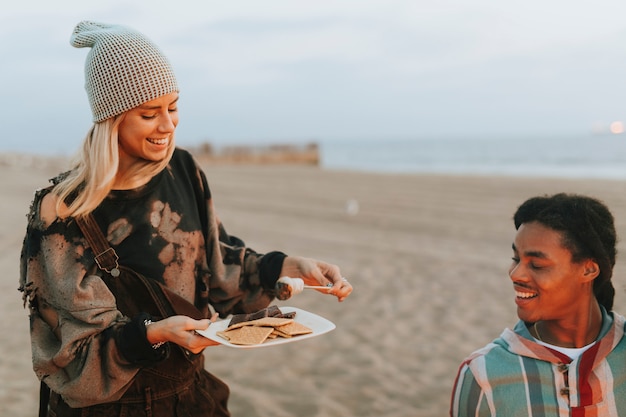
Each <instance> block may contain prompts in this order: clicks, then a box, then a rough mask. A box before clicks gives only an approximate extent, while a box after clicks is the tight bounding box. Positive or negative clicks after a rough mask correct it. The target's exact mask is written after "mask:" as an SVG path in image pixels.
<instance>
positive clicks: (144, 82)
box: [70, 21, 178, 122]
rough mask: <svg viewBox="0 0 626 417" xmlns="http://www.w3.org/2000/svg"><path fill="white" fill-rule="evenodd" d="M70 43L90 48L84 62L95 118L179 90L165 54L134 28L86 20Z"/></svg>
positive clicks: (104, 118)
mask: <svg viewBox="0 0 626 417" xmlns="http://www.w3.org/2000/svg"><path fill="white" fill-rule="evenodd" d="M70 43H71V44H72V46H75V47H76V48H84V47H89V48H91V51H89V54H88V55H87V60H86V62H85V90H87V96H88V97H89V104H90V105H91V111H92V113H93V121H94V122H101V121H103V120H106V119H108V118H110V117H113V116H116V115H118V114H121V113H124V112H125V111H127V110H130V109H132V108H135V107H137V106H139V105H141V104H143V103H145V102H147V101H150V100H154V99H156V98H158V97H161V96H163V95H165V94H169V93H172V92H174V91H178V84H177V83H176V77H175V76H174V71H173V70H172V67H171V66H170V64H169V62H168V60H167V58H166V57H165V55H163V53H162V52H161V51H160V50H159V48H158V47H157V46H156V45H155V44H154V43H152V41H150V40H149V39H148V38H146V37H145V36H144V35H142V34H141V33H139V32H137V31H135V30H132V29H130V28H128V27H124V26H119V25H108V24H103V23H96V22H89V21H83V22H80V23H79V24H78V25H76V27H75V28H74V32H73V33H72V37H71V38H70Z"/></svg>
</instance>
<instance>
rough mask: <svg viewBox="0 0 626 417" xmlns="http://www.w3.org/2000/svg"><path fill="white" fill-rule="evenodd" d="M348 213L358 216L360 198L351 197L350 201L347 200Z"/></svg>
mask: <svg viewBox="0 0 626 417" xmlns="http://www.w3.org/2000/svg"><path fill="white" fill-rule="evenodd" d="M346 214H347V215H348V216H356V215H357V214H359V202H358V200H355V199H354V198H351V199H349V200H348V201H346Z"/></svg>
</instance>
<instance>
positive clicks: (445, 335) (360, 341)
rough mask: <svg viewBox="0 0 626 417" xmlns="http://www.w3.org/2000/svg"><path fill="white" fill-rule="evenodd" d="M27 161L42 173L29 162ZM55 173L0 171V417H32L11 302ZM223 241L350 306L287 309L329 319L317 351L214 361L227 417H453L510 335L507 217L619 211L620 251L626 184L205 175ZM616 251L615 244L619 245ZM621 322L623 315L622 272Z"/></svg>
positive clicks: (9, 166) (23, 341)
mask: <svg viewBox="0 0 626 417" xmlns="http://www.w3.org/2000/svg"><path fill="white" fill-rule="evenodd" d="M33 161H35V162H33ZM57 170H58V166H56V165H55V163H50V162H49V161H48V162H46V163H43V162H42V161H39V162H37V160H30V159H29V160H26V161H21V162H15V161H14V160H10V161H8V162H7V161H6V160H1V159H0V177H1V178H2V182H1V183H0V187H1V191H2V197H3V198H2V199H1V200H0V205H1V207H2V209H3V212H4V213H5V215H4V216H3V217H2V220H1V221H2V227H1V228H0V233H1V234H2V239H1V240H0V247H1V248H2V251H0V262H1V263H0V266H1V267H2V271H4V273H3V278H2V280H0V300H1V303H0V309H2V314H0V333H1V334H2V348H3V349H2V350H3V352H4V354H3V355H2V356H0V381H2V382H1V383H0V415H3V416H5V415H6V416H14V417H26V416H32V415H34V414H35V412H36V408H37V399H38V383H37V381H36V379H35V376H34V374H33V372H32V371H31V366H30V351H29V339H28V319H27V312H26V310H24V309H22V303H21V297H20V293H18V291H17V290H16V289H17V285H18V267H19V265H18V260H19V250H20V245H21V240H22V237H23V233H24V228H25V223H26V219H25V214H26V212H27V208H28V204H29V202H30V199H31V197H32V193H33V191H34V189H35V188H37V187H41V186H44V185H45V184H46V181H47V178H48V177H50V176H51V175H53V174H55V173H56V172H57ZM206 172H207V175H208V177H209V182H210V184H211V187H212V190H213V194H214V196H215V199H216V203H217V209H218V211H219V213H220V215H221V217H222V219H223V221H224V223H225V225H226V227H227V229H228V230H229V232H230V233H231V234H234V235H237V236H240V237H242V238H243V239H244V240H246V242H247V243H248V245H249V246H251V247H253V248H255V249H256V250H258V251H260V252H264V251H269V250H274V249H276V250H283V251H285V252H287V253H289V254H297V255H305V256H310V257H315V258H320V259H325V260H328V261H330V262H334V263H337V264H338V265H340V267H341V268H342V272H343V274H344V275H345V276H346V277H348V278H349V279H350V280H351V282H352V283H353V285H354V287H355V291H354V293H353V295H352V296H351V297H350V298H349V299H347V300H346V301H345V302H344V303H337V302H336V301H335V300H334V299H333V298H331V297H327V296H323V295H320V294H318V293H315V292H304V293H302V294H300V295H298V296H297V297H294V298H293V299H291V300H287V301H284V302H278V303H276V304H277V305H279V306H280V305H293V306H296V307H299V308H303V309H306V310H309V311H312V312H315V313H317V314H320V315H322V316H324V317H326V318H328V319H330V320H332V321H333V322H334V323H335V324H336V325H337V328H336V330H334V331H333V332H331V333H329V334H326V335H324V336H321V337H318V338H312V339H308V340H303V341H301V342H298V343H292V344H287V345H281V346H276V347H272V348H264V349H254V350H242V349H232V348H228V347H225V346H218V347H213V348H210V349H208V351H207V352H206V362H207V369H209V370H210V371H211V372H213V373H214V374H216V375H218V376H219V377H221V378H222V379H224V380H225V381H226V382H227V383H228V384H229V385H230V387H231V390H232V396H231V403H230V408H231V411H232V413H233V415H234V416H240V417H270V416H272V417H282V416H285V417H286V416H294V415H299V416H316V417H334V416H337V417H339V416H341V417H346V416H354V417H367V416H381V415H383V416H386V417H409V416H410V417H415V416H417V417H440V416H443V415H446V413H447V409H448V403H449V395H450V389H451V384H452V380H453V378H454V376H455V373H456V370H457V367H458V364H459V362H460V361H461V360H462V359H463V357H464V356H465V355H467V354H468V353H470V352H471V351H472V350H474V349H476V348H478V347H481V346H483V345H484V344H485V343H487V342H489V341H490V340H491V339H493V338H495V337H496V336H497V335H498V334H499V333H500V332H501V330H502V329H503V328H504V327H510V326H512V325H513V324H514V323H515V320H516V317H515V305H514V303H513V298H512V297H513V292H512V289H511V285H510V283H509V281H508V277H507V274H506V270H507V268H508V265H509V261H510V257H511V250H510V245H511V239H512V236H513V226H512V222H511V216H512V214H513V211H514V210H515V208H516V207H517V205H519V204H520V203H521V202H522V201H523V200H524V199H526V198H528V197H530V196H534V195H538V194H544V193H553V192H559V191H568V192H578V193H586V194H590V195H593V196H596V197H598V198H601V199H602V200H604V201H605V202H606V203H607V204H608V205H609V206H610V207H611V208H612V210H613V212H614V214H615V216H616V219H617V226H618V231H619V233H620V235H623V236H626V182H624V181H608V180H563V179H537V178H533V179H528V178H527V179H522V178H508V177H499V178H496V177H459V176H456V177H446V176H424V175H382V174H364V173H351V172H338V171H325V170H320V169H319V168H316V167H312V166H218V167H206ZM619 249H620V252H624V244H623V243H620V248H619ZM625 260H626V257H621V256H620V257H619V258H618V264H617V267H616V272H615V278H614V280H615V284H616V288H617V293H618V294H617V300H616V310H617V311H620V312H622V313H626V301H625V297H624V282H625V280H624V278H623V276H624V271H625V264H624V262H625Z"/></svg>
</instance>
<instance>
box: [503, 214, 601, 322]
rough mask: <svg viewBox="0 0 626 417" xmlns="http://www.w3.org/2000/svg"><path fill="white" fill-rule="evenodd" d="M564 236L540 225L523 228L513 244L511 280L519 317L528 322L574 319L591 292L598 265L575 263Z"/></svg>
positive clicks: (526, 225) (518, 232) (532, 224)
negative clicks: (587, 293) (564, 244)
mask: <svg viewBox="0 0 626 417" xmlns="http://www.w3.org/2000/svg"><path fill="white" fill-rule="evenodd" d="M562 240H563V239H562V233H561V232H558V231H556V230H553V229H551V228H549V227H546V226H544V225H543V224H541V223H539V222H530V223H524V224H522V225H521V226H520V227H519V229H518V230H517V233H516V235H515V240H514V242H513V262H512V264H511V267H510V268H509V277H510V278H511V281H512V282H513V286H514V288H515V295H516V297H515V303H516V304H517V315H518V316H519V318H520V319H521V320H524V321H526V322H536V321H539V320H560V319H565V318H568V317H575V316H576V314H575V312H576V311H579V309H580V308H585V306H584V305H582V303H583V302H586V301H584V300H587V298H585V297H583V294H585V291H592V284H593V282H592V281H593V279H594V278H595V277H596V276H597V275H598V272H599V269H598V265H597V264H596V263H595V262H593V261H591V260H587V261H582V262H578V263H576V262H572V253H571V252H570V250H569V249H567V248H565V247H564V246H563V244H562Z"/></svg>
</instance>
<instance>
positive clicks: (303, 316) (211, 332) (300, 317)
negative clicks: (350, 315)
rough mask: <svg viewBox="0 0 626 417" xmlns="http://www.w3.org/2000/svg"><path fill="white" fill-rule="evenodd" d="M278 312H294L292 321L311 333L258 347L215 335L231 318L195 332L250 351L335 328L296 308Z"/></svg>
mask: <svg viewBox="0 0 626 417" xmlns="http://www.w3.org/2000/svg"><path fill="white" fill-rule="evenodd" d="M279 308H280V311H282V312H283V313H291V312H292V311H295V312H296V316H295V317H294V318H293V319H294V321H296V322H298V323H300V324H303V325H305V326H307V327H309V328H310V329H311V330H313V333H309V334H303V335H299V336H293V337H287V338H285V337H277V338H276V339H267V340H266V341H265V342H263V343H261V344H258V345H235V344H232V343H230V342H229V341H228V340H226V339H224V338H223V337H220V336H218V335H217V332H219V331H222V330H225V329H226V328H227V327H228V323H230V320H231V316H229V317H226V318H225V319H224V320H219V321H216V322H215V323H211V325H210V326H209V328H208V329H206V330H196V332H198V333H199V334H201V335H202V336H204V337H206V338H209V339H211V340H214V341H216V342H219V343H221V344H223V345H226V346H230V347H234V348H242V349H250V348H259V347H266V346H275V345H281V344H283V343H291V342H297V341H299V340H304V339H309V338H311V337H315V336H319V335H322V334H324V333H328V332H330V331H331V330H333V329H334V328H335V323H333V322H332V321H330V320H327V319H325V318H324V317H321V316H318V315H317V314H313V313H309V312H308V311H306V310H302V309H299V308H296V307H283V306H280V307H279Z"/></svg>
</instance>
